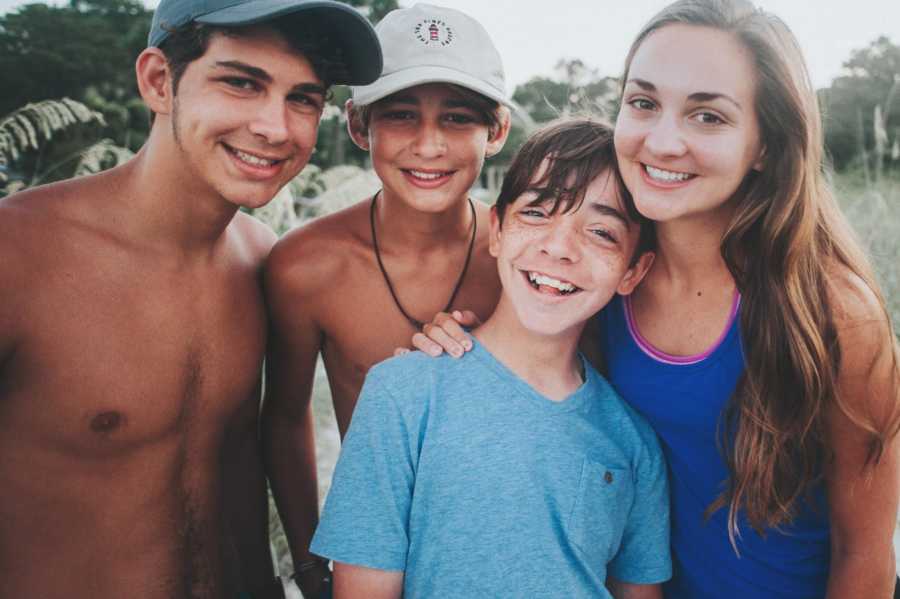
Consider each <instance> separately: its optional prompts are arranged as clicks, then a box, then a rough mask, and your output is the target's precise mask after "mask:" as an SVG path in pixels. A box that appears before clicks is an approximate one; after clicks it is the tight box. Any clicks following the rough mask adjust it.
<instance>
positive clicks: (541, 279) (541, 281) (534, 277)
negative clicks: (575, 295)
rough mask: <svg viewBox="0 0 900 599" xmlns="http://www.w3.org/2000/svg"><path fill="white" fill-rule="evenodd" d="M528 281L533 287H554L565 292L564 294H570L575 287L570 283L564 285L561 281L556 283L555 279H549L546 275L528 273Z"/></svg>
mask: <svg viewBox="0 0 900 599" xmlns="http://www.w3.org/2000/svg"><path fill="white" fill-rule="evenodd" d="M528 280H529V281H531V282H532V283H534V284H535V285H547V286H549V287H555V288H556V289H559V290H560V291H565V292H566V293H571V292H573V291H575V289H576V287H575V285H573V284H571V283H564V282H562V281H558V280H556V279H553V278H550V277H548V276H547V275H542V274H540V273H536V272H529V273H528Z"/></svg>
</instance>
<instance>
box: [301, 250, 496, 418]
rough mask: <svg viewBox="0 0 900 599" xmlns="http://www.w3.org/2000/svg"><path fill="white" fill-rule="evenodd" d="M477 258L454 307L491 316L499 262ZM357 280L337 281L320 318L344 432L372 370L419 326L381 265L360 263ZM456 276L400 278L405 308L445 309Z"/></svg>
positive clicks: (422, 315) (425, 314) (418, 314)
mask: <svg viewBox="0 0 900 599" xmlns="http://www.w3.org/2000/svg"><path fill="white" fill-rule="evenodd" d="M487 258H488V259H484V258H483V257H482V259H476V260H473V261H472V264H471V265H470V269H469V271H468V272H467V273H466V277H465V279H464V280H463V282H462V285H461V287H460V289H459V292H458V293H457V295H456V297H455V299H454V301H453V309H467V310H472V311H474V312H475V313H476V314H477V315H478V316H479V318H481V319H486V318H487V317H488V316H489V315H490V314H491V312H492V311H493V309H494V307H495V305H496V302H497V298H498V296H499V289H500V287H499V282H498V281H497V275H496V265H495V263H494V262H493V260H492V259H490V258H489V257H487ZM354 271H355V272H357V271H358V274H356V275H355V276H354V277H353V279H352V280H348V281H347V283H345V284H342V285H338V286H335V287H334V288H333V289H332V290H331V291H330V292H329V293H328V294H327V296H325V297H323V298H322V300H323V301H321V302H320V303H318V309H317V312H318V315H319V317H318V321H319V323H320V326H321V327H322V329H323V332H324V336H323V346H322V356H323V359H324V362H325V367H326V369H327V372H328V380H329V384H330V387H331V392H332V398H333V400H334V406H335V413H336V416H337V420H338V425H339V428H340V429H341V432H342V433H343V432H344V431H345V429H346V427H347V426H348V425H349V420H350V416H351V415H352V412H353V408H354V407H355V405H356V399H357V396H358V395H359V391H360V389H361V388H362V384H363V381H364V380H365V376H366V373H367V372H368V370H369V369H370V368H371V367H372V366H373V365H375V364H377V363H378V362H381V361H383V360H386V359H387V358H390V357H391V356H392V355H393V354H394V350H396V349H397V348H400V347H410V345H411V340H412V336H413V335H414V334H415V333H416V332H417V330H418V329H417V328H416V327H415V326H414V325H413V324H412V323H410V321H409V320H408V319H407V318H406V316H404V314H403V313H402V312H401V311H400V308H399V307H398V305H397V301H395V300H394V298H393V297H392V296H391V293H390V291H389V290H388V286H387V283H386V282H385V280H384V277H383V276H382V274H381V272H380V271H379V270H378V269H377V267H376V268H369V269H367V270H366V269H364V268H362V265H360V268H359V269H354ZM452 274H453V276H443V275H440V274H439V275H438V276H418V277H406V278H400V277H398V278H397V281H396V283H395V285H394V291H395V293H396V295H397V300H398V301H399V303H400V305H401V306H403V308H404V310H405V311H406V312H407V314H409V315H410V316H412V317H413V318H415V319H422V320H424V321H425V322H430V320H431V319H432V318H433V317H434V316H435V314H437V312H439V311H441V310H443V309H444V308H445V306H446V304H447V301H448V299H449V298H450V295H451V294H452V292H453V288H454V285H455V283H456V279H457V277H458V274H457V273H452Z"/></svg>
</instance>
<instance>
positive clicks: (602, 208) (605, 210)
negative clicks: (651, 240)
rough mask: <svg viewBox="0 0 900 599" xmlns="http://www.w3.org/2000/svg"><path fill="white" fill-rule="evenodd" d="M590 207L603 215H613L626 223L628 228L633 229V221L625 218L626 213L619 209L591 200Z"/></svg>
mask: <svg viewBox="0 0 900 599" xmlns="http://www.w3.org/2000/svg"><path fill="white" fill-rule="evenodd" d="M590 208H591V210H593V211H594V212H596V213H598V214H600V215H602V216H611V217H613V218H615V219H617V220H619V221H621V222H622V224H623V225H625V228H626V229H631V221H630V220H628V219H627V218H625V215H624V214H622V213H621V212H620V211H619V210H617V209H615V208H613V207H612V206H609V205H607V204H600V203H597V202H591V203H590Z"/></svg>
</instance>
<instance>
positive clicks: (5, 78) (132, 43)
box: [0, 0, 151, 114]
mask: <svg viewBox="0 0 900 599" xmlns="http://www.w3.org/2000/svg"><path fill="white" fill-rule="evenodd" d="M150 16H151V13H150V12H149V11H148V10H147V9H145V8H144V6H143V4H141V3H140V2H139V1H138V0H71V2H70V3H69V4H67V5H62V6H51V5H46V4H27V5H25V6H22V7H20V8H18V9H17V10H15V11H13V12H10V13H7V14H5V15H2V16H0V89H3V90H4V91H3V95H2V97H0V114H5V113H7V112H10V111H12V110H14V109H15V108H17V107H19V106H22V105H24V104H26V103H28V102H34V101H36V100H46V99H50V98H60V97H71V98H78V99H80V98H82V94H83V92H84V90H85V89H86V88H87V87H89V86H91V85H94V86H106V87H110V88H115V89H117V90H121V93H124V94H127V95H128V96H129V97H134V96H136V95H137V88H136V84H135V80H134V59H135V58H136V57H137V55H138V54H139V53H140V51H141V50H142V49H143V48H144V46H145V45H146V39H147V32H148V31H149V28H150Z"/></svg>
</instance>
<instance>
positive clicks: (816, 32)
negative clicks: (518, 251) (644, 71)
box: [0, 0, 900, 93]
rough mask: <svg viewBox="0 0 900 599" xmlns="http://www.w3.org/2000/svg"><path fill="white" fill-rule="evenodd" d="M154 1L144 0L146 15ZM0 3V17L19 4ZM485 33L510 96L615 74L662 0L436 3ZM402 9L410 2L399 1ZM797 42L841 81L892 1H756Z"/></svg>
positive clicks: (826, 74) (898, 37)
mask: <svg viewBox="0 0 900 599" xmlns="http://www.w3.org/2000/svg"><path fill="white" fill-rule="evenodd" d="M157 2H158V0H144V3H145V4H146V5H147V6H148V7H150V8H152V7H154V6H155V5H156V3H157ZM24 3H25V2H22V1H19V0H0V12H5V11H6V10H9V9H10V8H14V7H16V6H19V5H22V4H24ZM431 3H432V4H443V5H444V6H451V7H454V8H458V9H459V10H462V11H464V12H466V13H468V14H470V15H472V16H473V17H475V18H476V19H478V20H479V21H481V23H482V24H484V26H485V27H486V28H487V30H488V32H490V34H491V36H492V37H493V39H494V42H495V43H496V44H497V47H498V48H499V50H500V54H501V56H503V61H504V64H505V66H506V72H507V81H508V84H509V91H510V93H511V92H512V90H513V89H514V87H515V85H517V84H519V83H523V82H525V81H527V80H528V79H530V78H531V77H533V76H535V75H550V74H552V71H553V66H554V65H555V64H556V62H557V61H558V60H559V59H560V58H580V59H581V60H582V61H584V62H585V63H586V64H588V65H589V66H591V67H595V68H597V69H599V71H600V73H601V74H603V75H618V74H619V71H620V69H621V67H622V61H623V59H624V58H625V53H626V52H627V50H628V45H629V43H630V42H631V40H632V38H633V37H634V36H635V35H636V34H637V32H638V30H639V29H640V28H641V26H642V25H643V24H644V22H645V21H646V20H647V19H649V18H650V17H651V16H652V15H653V14H655V13H656V11H658V10H659V9H660V8H662V7H663V6H665V5H666V4H667V3H668V2H667V0H550V1H549V2H547V1H541V2H538V1H536V0H435V1H433V2H431ZM401 4H402V5H404V6H408V5H410V4H415V2H414V1H411V0H401ZM757 4H759V5H760V6H762V7H763V8H765V9H766V10H769V11H771V12H774V13H775V14H777V15H778V16H780V17H781V18H782V19H783V20H784V21H785V22H786V23H787V24H788V26H789V27H791V29H792V30H793V31H794V33H795V34H796V35H797V37H798V39H799V40H800V45H801V46H802V47H803V50H804V53H805V55H806V59H807V61H808V63H809V68H810V73H811V75H812V78H813V82H814V83H815V84H816V86H817V87H824V86H827V85H828V84H829V82H830V81H831V79H832V78H834V77H835V76H836V75H837V74H839V72H840V69H841V65H842V64H843V62H844V61H845V60H847V58H848V57H849V56H850V52H851V50H854V49H856V48H862V47H865V46H867V45H868V44H869V43H870V42H871V41H873V40H874V39H875V38H877V37H878V36H879V35H886V36H888V37H889V38H890V39H891V41H892V42H893V43H895V44H900V1H898V0H820V1H816V0H757Z"/></svg>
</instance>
